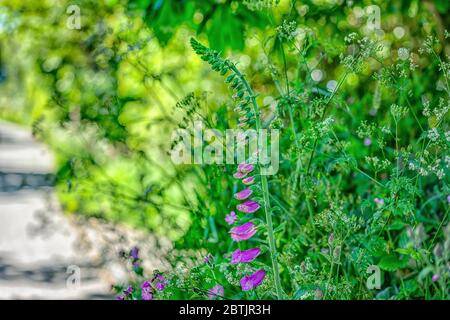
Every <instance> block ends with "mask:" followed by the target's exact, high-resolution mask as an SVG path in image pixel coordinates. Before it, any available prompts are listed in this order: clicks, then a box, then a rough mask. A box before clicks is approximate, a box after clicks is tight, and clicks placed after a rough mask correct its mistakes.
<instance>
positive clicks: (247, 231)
mask: <svg viewBox="0 0 450 320" xmlns="http://www.w3.org/2000/svg"><path fill="white" fill-rule="evenodd" d="M230 233H231V238H232V239H233V240H234V241H243V240H248V239H250V238H251V237H253V236H254V235H255V233H256V226H255V224H254V223H253V222H246V223H244V224H242V225H240V226H237V227H234V228H231V230H230Z"/></svg>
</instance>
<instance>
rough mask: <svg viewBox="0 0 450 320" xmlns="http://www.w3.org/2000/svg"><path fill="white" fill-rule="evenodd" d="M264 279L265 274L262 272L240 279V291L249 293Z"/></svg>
mask: <svg viewBox="0 0 450 320" xmlns="http://www.w3.org/2000/svg"><path fill="white" fill-rule="evenodd" d="M265 277H266V272H265V271H264V270H262V269H261V270H258V271H256V272H255V273H253V274H251V275H249V276H244V277H243V278H242V279H241V288H242V291H250V290H253V289H254V288H256V287H258V286H259V285H260V284H261V283H262V282H263V280H264V278H265Z"/></svg>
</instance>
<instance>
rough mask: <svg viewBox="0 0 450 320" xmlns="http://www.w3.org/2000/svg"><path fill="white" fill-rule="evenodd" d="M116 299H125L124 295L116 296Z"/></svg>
mask: <svg viewBox="0 0 450 320" xmlns="http://www.w3.org/2000/svg"><path fill="white" fill-rule="evenodd" d="M116 300H125V297H124V296H117V297H116Z"/></svg>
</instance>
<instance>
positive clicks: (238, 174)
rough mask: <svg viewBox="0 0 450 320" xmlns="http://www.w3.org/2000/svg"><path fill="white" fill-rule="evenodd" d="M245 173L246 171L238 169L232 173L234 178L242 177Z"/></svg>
mask: <svg viewBox="0 0 450 320" xmlns="http://www.w3.org/2000/svg"><path fill="white" fill-rule="evenodd" d="M246 175H247V173H244V172H241V171H238V172H236V173H235V174H233V177H235V178H236V179H242V178H244V177H245V176H246Z"/></svg>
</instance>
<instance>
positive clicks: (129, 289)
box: [125, 286, 134, 294]
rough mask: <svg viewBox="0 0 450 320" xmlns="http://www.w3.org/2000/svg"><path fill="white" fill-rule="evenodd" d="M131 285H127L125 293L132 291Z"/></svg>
mask: <svg viewBox="0 0 450 320" xmlns="http://www.w3.org/2000/svg"><path fill="white" fill-rule="evenodd" d="M133 290H134V289H133V287H132V286H128V288H127V289H126V290H125V293H128V294H130V293H133Z"/></svg>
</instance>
